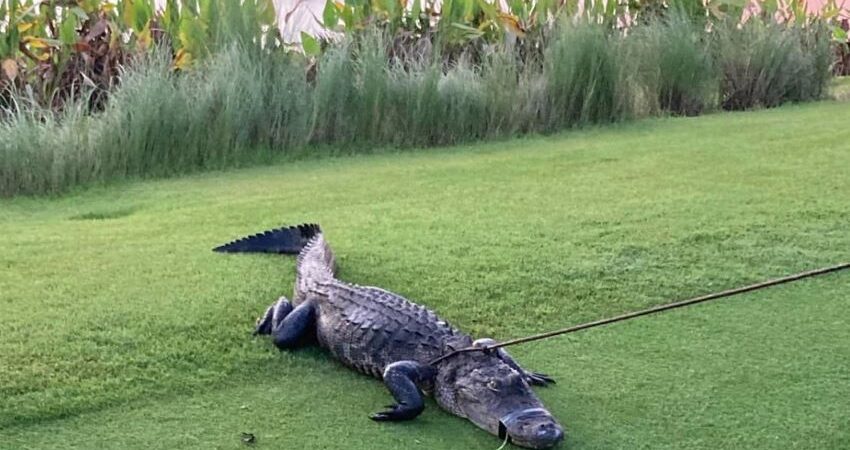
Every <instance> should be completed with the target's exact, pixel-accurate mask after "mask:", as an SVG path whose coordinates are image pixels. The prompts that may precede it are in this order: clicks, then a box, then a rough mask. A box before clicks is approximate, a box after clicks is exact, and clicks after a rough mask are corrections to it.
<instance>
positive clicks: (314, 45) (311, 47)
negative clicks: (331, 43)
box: [301, 31, 322, 56]
mask: <svg viewBox="0 0 850 450" xmlns="http://www.w3.org/2000/svg"><path fill="white" fill-rule="evenodd" d="M301 47H303V48H304V53H306V54H307V55H310V56H319V55H320V54H321V53H322V46H321V45H319V41H318V40H316V38H314V37H313V36H310V35H309V34H307V33H305V32H303V31H302V32H301Z"/></svg>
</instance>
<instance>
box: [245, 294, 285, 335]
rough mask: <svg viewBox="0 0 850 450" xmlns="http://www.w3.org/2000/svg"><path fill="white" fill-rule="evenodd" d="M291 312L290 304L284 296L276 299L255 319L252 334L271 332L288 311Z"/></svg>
mask: <svg viewBox="0 0 850 450" xmlns="http://www.w3.org/2000/svg"><path fill="white" fill-rule="evenodd" d="M290 312H292V304H291V303H289V300H287V299H286V297H281V298H279V299H277V301H276V302H274V303H272V305H271V306H269V307H268V308H266V312H265V313H263V315H262V316H261V317H260V318H259V319H257V326H256V328H254V336H256V335H258V334H260V335H266V334H272V330H273V329H274V328H275V326H277V325H278V324H279V323H280V321H281V320H283V319H284V318H285V317H286V316H287V315H289V313H290Z"/></svg>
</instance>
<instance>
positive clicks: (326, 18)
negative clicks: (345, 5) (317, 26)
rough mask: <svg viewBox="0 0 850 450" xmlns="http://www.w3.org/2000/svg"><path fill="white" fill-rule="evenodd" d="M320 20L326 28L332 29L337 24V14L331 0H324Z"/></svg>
mask: <svg viewBox="0 0 850 450" xmlns="http://www.w3.org/2000/svg"><path fill="white" fill-rule="evenodd" d="M322 22H323V23H324V25H325V28H327V29H331V30H332V29H334V28H336V26H337V25H338V24H339V14H337V12H336V5H335V4H334V1H333V0H328V1H327V2H325V10H324V11H323V12H322Z"/></svg>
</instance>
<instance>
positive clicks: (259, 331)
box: [253, 305, 275, 336]
mask: <svg viewBox="0 0 850 450" xmlns="http://www.w3.org/2000/svg"><path fill="white" fill-rule="evenodd" d="M274 307H275V305H272V306H269V307H268V309H266V312H265V313H263V315H262V317H259V318H257V326H256V327H255V328H254V333H253V334H254V336H257V335H265V334H272V316H273V313H274Z"/></svg>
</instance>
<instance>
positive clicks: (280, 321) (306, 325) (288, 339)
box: [271, 300, 316, 350]
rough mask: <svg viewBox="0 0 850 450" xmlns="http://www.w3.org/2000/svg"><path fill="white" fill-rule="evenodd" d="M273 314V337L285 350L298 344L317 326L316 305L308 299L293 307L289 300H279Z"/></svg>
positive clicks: (277, 344) (276, 343)
mask: <svg viewBox="0 0 850 450" xmlns="http://www.w3.org/2000/svg"><path fill="white" fill-rule="evenodd" d="M278 311H280V314H272V323H273V326H272V332H271V334H272V337H274V345H276V346H277V348H279V349H281V350H283V349H288V348H293V347H295V346H297V345H298V342H299V341H300V340H301V338H302V337H305V336H308V335H309V334H310V332H312V331H313V330H314V329H315V327H316V307H315V306H314V305H313V302H312V301H309V300H308V301H306V302H304V303H302V304H300V305H298V306H297V307H296V308H295V309H292V305H290V304H289V302H287V301H285V300H283V301H280V300H279V301H278V306H277V307H276V308H275V312H276V313H277V312H278Z"/></svg>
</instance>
